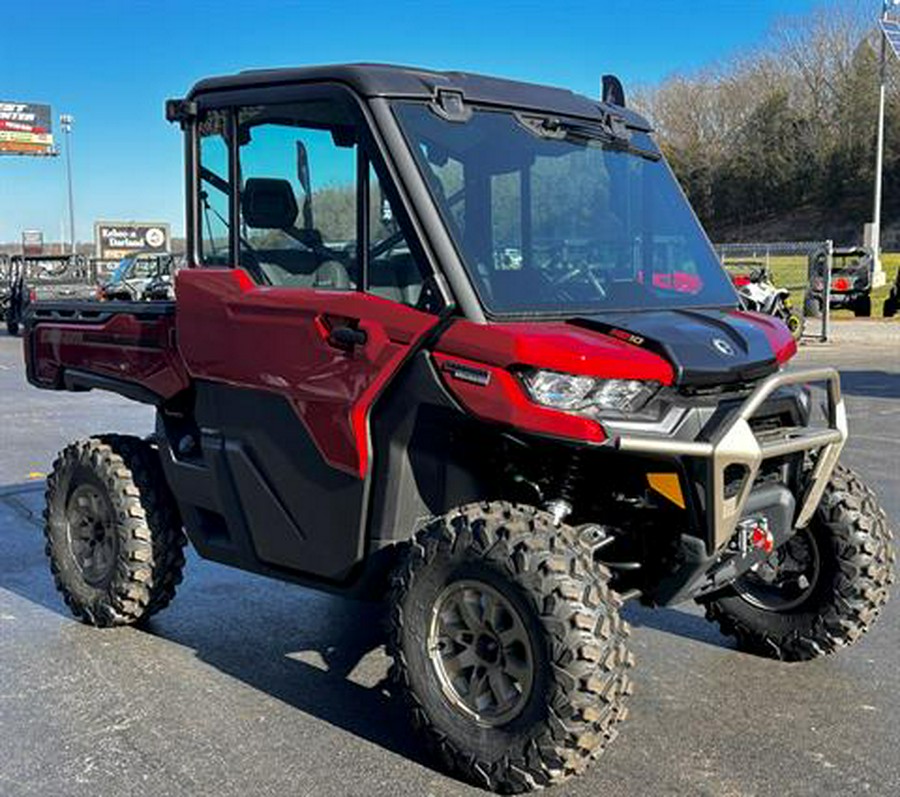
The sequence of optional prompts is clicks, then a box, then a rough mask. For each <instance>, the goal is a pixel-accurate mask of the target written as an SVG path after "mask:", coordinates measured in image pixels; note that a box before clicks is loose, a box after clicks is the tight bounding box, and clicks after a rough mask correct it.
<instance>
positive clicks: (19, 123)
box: [0, 100, 56, 155]
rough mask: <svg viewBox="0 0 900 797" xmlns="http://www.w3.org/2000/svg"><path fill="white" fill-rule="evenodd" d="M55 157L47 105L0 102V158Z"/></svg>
mask: <svg viewBox="0 0 900 797" xmlns="http://www.w3.org/2000/svg"><path fill="white" fill-rule="evenodd" d="M2 154H7V155H55V154H56V150H55V149H54V148H53V130H52V126H51V112H50V106H49V105H35V104H34V103H28V102H4V101H2V100H0V155H2Z"/></svg>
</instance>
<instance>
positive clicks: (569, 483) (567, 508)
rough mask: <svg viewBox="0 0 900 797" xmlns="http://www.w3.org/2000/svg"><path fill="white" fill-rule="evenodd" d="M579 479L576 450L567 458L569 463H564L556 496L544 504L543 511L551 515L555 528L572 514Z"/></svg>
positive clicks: (578, 454) (579, 455)
mask: <svg viewBox="0 0 900 797" xmlns="http://www.w3.org/2000/svg"><path fill="white" fill-rule="evenodd" d="M580 479H581V452H580V451H578V450H576V451H574V452H573V453H572V456H571V457H570V458H569V461H568V462H567V463H566V466H565V469H564V470H563V475H562V478H561V479H560V482H559V494H558V496H557V497H556V498H553V499H551V500H550V501H547V502H546V503H545V504H544V509H546V510H547V511H548V512H549V513H550V514H551V515H553V522H554V523H555V524H556V525H557V526H558V525H559V524H560V523H562V522H563V521H564V520H565V519H566V518H567V517H568V516H569V515H571V514H572V504H573V501H574V499H575V490H576V488H577V487H578V483H579V481H580Z"/></svg>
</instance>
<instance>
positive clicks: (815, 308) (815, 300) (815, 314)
mask: <svg viewBox="0 0 900 797" xmlns="http://www.w3.org/2000/svg"><path fill="white" fill-rule="evenodd" d="M803 315H804V316H805V317H806V318H821V317H822V300H821V299H820V298H819V297H818V296H815V295H814V294H807V295H806V297H805V298H804V300H803Z"/></svg>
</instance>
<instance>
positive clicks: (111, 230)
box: [94, 221, 171, 260]
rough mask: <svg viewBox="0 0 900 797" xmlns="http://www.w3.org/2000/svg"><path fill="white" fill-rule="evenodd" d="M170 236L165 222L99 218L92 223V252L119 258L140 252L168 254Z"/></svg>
mask: <svg viewBox="0 0 900 797" xmlns="http://www.w3.org/2000/svg"><path fill="white" fill-rule="evenodd" d="M170 241H171V237H170V234H169V225H168V224H166V223H165V222H152V221H151V222H145V221H98V222H96V223H95V224H94V249H95V250H96V251H95V252H94V254H95V255H96V256H97V257H98V258H100V259H101V260H118V259H121V258H123V257H127V256H128V255H136V254H138V253H140V252H151V253H153V254H162V253H168V252H169V248H170Z"/></svg>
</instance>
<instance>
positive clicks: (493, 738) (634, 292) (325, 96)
mask: <svg viewBox="0 0 900 797" xmlns="http://www.w3.org/2000/svg"><path fill="white" fill-rule="evenodd" d="M604 85H605V97H604V100H603V101H599V102H598V100H597V99H595V98H589V97H583V96H579V95H577V94H573V93H571V92H569V91H564V90H559V89H554V88H549V87H545V86H538V85H529V84H523V83H515V82H510V81H506V80H499V79H495V78H486V77H481V76H477V75H470V74H465V73H459V72H446V73H439V72H427V71H423V70H419V69H408V68H401V67H391V66H373V65H348V66H332V67H314V68H305V69H283V70H272V71H259V70H255V71H252V72H244V73H241V74H238V75H233V76H229V77H219V78H212V79H209V80H204V81H202V82H200V83H198V84H197V85H196V86H195V87H194V88H193V89H192V90H191V92H190V93H189V94H188V96H187V97H186V98H184V99H179V100H173V101H170V102H169V103H168V104H167V115H168V118H169V119H170V120H173V121H176V122H178V123H179V124H180V125H181V127H182V129H183V131H184V135H185V137H186V146H185V147H184V152H185V153H186V157H187V163H186V190H187V197H188V203H187V207H188V212H187V218H186V225H185V227H186V232H187V251H188V252H189V253H190V254H189V256H188V257H189V262H188V266H189V267H188V268H185V269H183V270H182V271H180V272H179V273H178V275H177V277H176V284H177V291H176V299H175V301H171V302H165V301H163V302H149V303H148V302H144V303H139V302H110V303H108V304H106V305H101V304H98V303H82V304H80V305H79V304H78V303H42V302H37V303H35V304H33V305H32V306H31V308H30V310H29V316H28V321H27V337H26V346H25V357H26V364H27V371H28V378H29V381H30V382H31V383H32V384H34V385H36V386H38V387H41V388H45V389H51V390H71V391H83V390H90V389H92V388H99V389H104V390H112V391H115V392H118V393H121V394H122V395H124V396H126V397H128V398H131V399H133V400H136V401H142V402H145V403H147V404H150V405H153V406H154V407H155V408H156V419H157V420H156V430H155V433H154V434H153V435H152V437H150V438H149V439H147V440H140V439H138V438H134V437H128V436H122V435H117V434H101V435H97V436H95V437H92V438H88V439H82V440H78V441H76V442H74V443H72V444H71V445H69V446H67V447H66V448H65V449H64V450H63V451H62V453H61V454H60V455H59V458H58V459H57V461H56V463H55V465H54V467H53V471H52V473H51V474H50V476H49V478H48V480H47V496H46V500H47V504H46V511H45V528H44V533H45V536H46V543H47V553H48V556H49V559H50V569H51V572H52V573H53V576H54V579H55V581H56V585H57V587H58V589H59V590H60V592H61V593H62V595H63V597H64V599H65V601H66V603H67V604H68V605H69V607H70V608H71V610H72V611H73V612H74V614H75V615H76V616H77V617H79V618H81V619H82V620H84V621H85V622H87V623H90V624H93V625H97V626H113V625H125V624H133V623H141V622H146V621H147V619H148V618H150V617H151V616H152V615H154V614H155V613H156V612H158V611H160V610H161V609H163V608H164V607H165V606H166V605H167V604H168V603H169V602H170V601H171V600H172V598H173V596H174V594H175V588H176V585H177V584H178V582H179V581H180V579H181V575H182V569H183V566H184V557H183V553H182V547H183V545H184V544H185V541H186V537H185V534H186V535H187V538H189V539H190V541H191V542H192V544H193V545H194V546H195V548H196V549H197V551H198V553H199V554H200V555H201V556H203V557H206V558H208V559H212V560H214V561H218V562H223V563H226V564H229V565H232V566H235V567H240V568H244V569H246V570H250V571H253V572H256V573H262V574H265V575H269V576H272V577H274V578H279V579H286V580H290V581H296V582H298V583H302V584H306V585H309V586H311V587H316V588H320V589H326V590H330V591H334V592H338V593H341V594H345V595H354V596H357V597H367V598H373V599H377V600H384V599H386V600H387V601H388V602H389V604H390V629H389V637H388V652H389V653H390V655H391V657H392V658H393V661H394V664H393V668H392V670H391V684H392V686H391V689H392V690H393V691H394V692H395V694H397V695H398V696H399V697H401V698H402V699H403V700H404V701H405V703H406V704H407V706H408V708H409V711H410V715H411V718H412V722H413V723H414V725H415V727H416V728H417V729H418V732H419V734H420V737H421V738H422V739H423V740H425V741H426V742H427V743H428V744H429V745H430V746H431V747H432V748H433V750H434V751H435V752H436V754H437V755H438V756H439V757H440V759H441V761H443V762H444V764H445V766H447V767H449V768H450V769H451V770H452V771H454V772H457V773H459V774H460V775H461V776H462V777H464V778H466V779H468V780H470V781H472V782H474V783H478V784H480V785H481V786H483V787H486V788H489V789H493V790H496V791H501V792H505V793H510V792H522V791H527V790H530V789H533V788H536V787H538V786H545V785H549V784H553V783H558V782H560V781H562V780H565V779H566V778H567V777H569V776H571V775H575V774H578V773H581V772H583V771H584V770H585V769H586V768H587V767H588V765H589V764H590V762H591V761H592V760H593V759H595V758H596V757H597V756H599V755H600V754H601V753H602V752H603V750H604V749H605V748H606V746H607V745H608V744H609V743H611V742H612V740H613V739H614V738H615V737H616V735H617V731H618V726H619V724H620V723H621V722H622V720H624V719H625V716H626V713H627V704H628V697H629V695H630V694H631V689H632V687H631V674H630V671H631V667H632V664H633V661H634V659H633V656H632V653H631V651H630V649H629V645H628V633H629V632H628V626H627V624H626V623H625V622H624V621H623V619H622V617H621V614H620V609H621V607H622V602H623V601H624V600H626V599H640V600H641V601H643V602H644V603H646V604H648V605H659V606H667V605H671V604H675V603H679V602H682V601H690V600H696V601H699V602H700V603H702V604H703V605H704V606H705V607H706V612H707V616H708V618H709V619H710V620H712V621H714V622H716V623H718V624H719V626H720V627H721V629H722V630H723V631H724V632H725V633H729V634H734V635H735V636H736V637H737V639H738V641H739V643H740V644H741V646H742V647H744V648H746V649H748V650H753V651H756V652H759V653H761V654H762V655H767V656H773V657H778V658H782V659H787V660H808V659H813V658H817V657H819V656H823V655H826V654H830V653H833V652H835V651H837V650H840V649H841V648H844V647H847V646H849V645H851V644H853V643H854V642H857V641H858V640H859V639H860V638H861V637H862V635H863V633H864V632H866V631H867V630H868V629H869V628H870V626H871V625H872V623H873V622H874V621H875V619H876V617H877V616H878V614H879V613H880V611H881V609H882V607H883V605H884V603H885V601H886V600H887V597H888V587H889V585H890V584H891V582H892V578H893V575H892V573H893V570H892V567H893V556H894V555H893V550H892V547H891V532H890V531H889V530H888V525H887V520H886V518H885V515H884V512H883V511H882V509H881V508H880V507H879V505H878V503H877V500H876V498H875V496H874V495H873V493H872V491H871V490H870V489H869V487H868V486H866V484H865V482H864V481H863V480H862V479H861V478H860V477H859V476H857V475H856V474H854V473H853V472H852V471H851V470H849V469H848V468H846V467H844V466H843V465H840V464H838V458H839V454H840V452H841V449H842V448H843V446H844V443H845V441H846V439H847V420H846V411H845V407H844V403H843V399H842V397H841V391H840V384H839V378H838V374H837V372H836V371H835V370H834V369H832V368H816V369H812V370H801V369H792V368H787V367H786V366H787V365H788V363H789V361H790V359H791V357H792V356H793V355H794V354H795V352H796V349H797V347H796V343H795V341H794V340H793V338H792V337H791V334H790V332H789V331H788V329H787V328H786V327H785V326H784V324H783V323H782V322H781V321H779V320H778V319H776V318H773V317H772V316H769V315H763V314H759V313H755V312H747V311H745V310H742V309H741V307H740V304H739V301H738V296H737V294H736V292H735V290H734V287H733V286H732V284H731V281H730V280H729V279H728V277H727V275H726V274H725V272H724V270H723V269H722V267H721V265H720V264H719V262H718V260H717V258H716V255H715V253H714V252H713V250H712V248H711V247H710V244H709V242H708V239H707V238H706V236H705V235H704V234H703V231H702V230H701V229H700V227H699V225H698V223H697V221H696V217H695V216H694V214H693V213H692V212H691V209H690V207H689V206H688V205H687V202H686V200H685V197H684V194H683V193H682V192H681V190H680V189H679V187H678V184H677V183H676V181H675V179H674V177H673V176H672V172H671V171H670V170H669V168H668V167H667V165H666V163H665V161H664V159H663V155H662V153H661V151H660V149H659V147H658V146H657V144H656V143H655V141H654V139H653V137H652V136H651V133H650V126H649V124H648V122H647V121H646V120H645V119H643V118H642V117H641V116H639V115H638V114H636V113H634V112H633V111H631V110H628V109H627V108H625V107H624V95H623V92H622V91H621V85H620V84H619V83H618V81H616V80H614V79H610V78H608V79H606V80H605V81H604ZM386 209H389V211H390V212H386ZM511 252H514V254H515V256H512V255H511V254H510V253H511ZM117 352H118V354H117ZM814 386H818V388H816V389H818V390H821V391H822V393H821V395H819V394H817V393H815V392H813V390H814ZM297 621H298V622H301V623H302V622H303V618H302V617H299V618H298V619H297ZM272 632H273V633H278V629H274V628H273V629H272ZM801 687H802V678H801V676H800V675H799V674H798V688H801ZM672 688H677V685H673V687H672ZM733 689H734V696H735V700H736V701H741V700H744V701H748V700H751V699H752V700H758V699H759V694H758V692H756V691H754V692H753V693H752V694H750V693H749V692H746V693H745V689H744V685H743V684H742V683H741V681H740V679H735V681H734V684H733ZM727 708H728V707H723V709H727Z"/></svg>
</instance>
